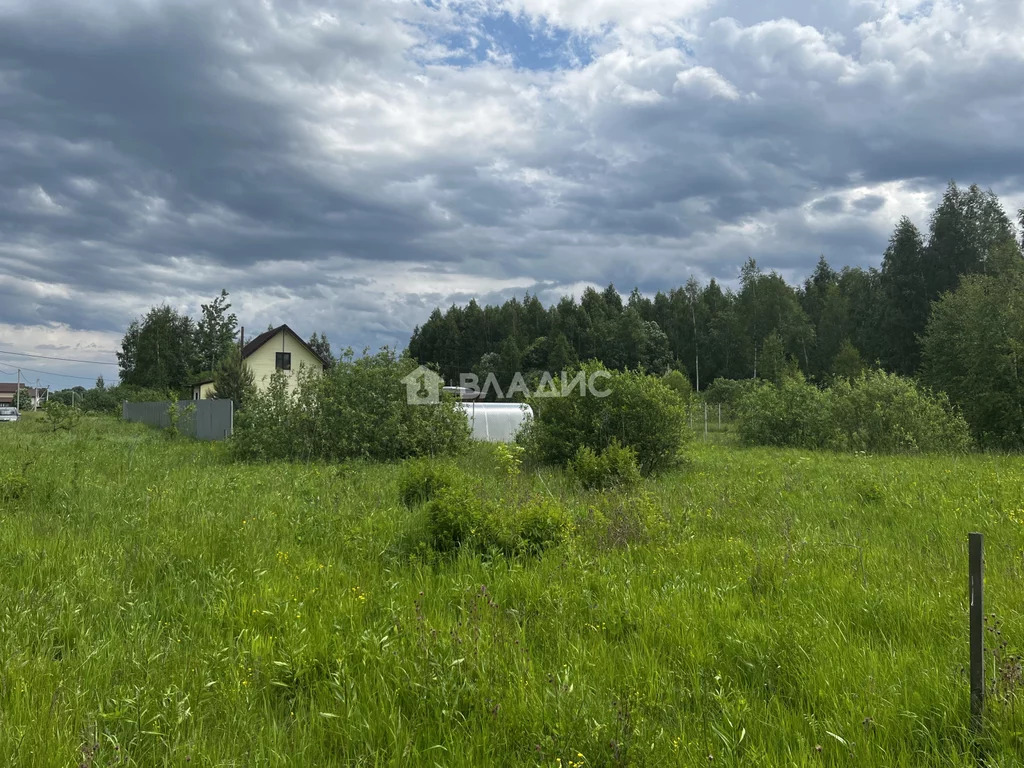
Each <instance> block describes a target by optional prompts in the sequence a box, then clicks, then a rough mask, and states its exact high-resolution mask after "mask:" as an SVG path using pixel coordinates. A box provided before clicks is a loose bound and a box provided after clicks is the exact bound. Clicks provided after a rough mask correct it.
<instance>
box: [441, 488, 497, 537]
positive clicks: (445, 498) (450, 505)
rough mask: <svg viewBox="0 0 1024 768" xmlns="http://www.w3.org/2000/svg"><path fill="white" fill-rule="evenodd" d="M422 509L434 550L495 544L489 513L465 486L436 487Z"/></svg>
mask: <svg viewBox="0 0 1024 768" xmlns="http://www.w3.org/2000/svg"><path fill="white" fill-rule="evenodd" d="M425 509H426V515H427V541H428V544H429V545H430V548H431V549H433V550H434V551H435V552H441V553H448V552H454V551H456V550H458V549H461V548H462V547H464V546H470V545H473V547H474V548H478V549H480V548H488V547H490V546H492V545H494V544H495V543H496V537H495V534H494V530H493V528H492V527H491V525H490V523H491V518H492V515H491V514H489V512H488V511H486V510H485V509H484V504H483V501H482V500H481V499H480V498H479V497H478V496H477V495H476V494H474V493H473V491H472V490H471V489H470V488H469V487H467V486H463V485H459V486H452V487H447V488H441V489H439V490H438V492H437V494H436V495H435V496H434V498H432V499H431V500H430V501H429V502H427V505H426V507H425Z"/></svg>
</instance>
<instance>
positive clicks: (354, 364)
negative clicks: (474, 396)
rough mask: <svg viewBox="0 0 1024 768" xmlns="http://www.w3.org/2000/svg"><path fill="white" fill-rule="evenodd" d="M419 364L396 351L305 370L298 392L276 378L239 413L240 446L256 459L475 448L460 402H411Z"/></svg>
mask: <svg viewBox="0 0 1024 768" xmlns="http://www.w3.org/2000/svg"><path fill="white" fill-rule="evenodd" d="M415 368H416V362H415V361H414V360H412V359H410V358H408V357H396V356H395V355H394V354H393V353H392V352H391V351H390V350H383V351H381V352H380V353H378V354H376V355H365V356H363V357H361V358H359V359H353V357H352V355H351V354H348V355H347V356H346V357H344V358H343V359H342V360H341V361H340V362H339V363H338V365H336V366H335V367H334V368H332V369H331V370H330V371H327V372H325V373H323V374H322V375H321V374H320V373H319V372H313V371H300V373H299V376H298V379H297V384H296V385H295V387H294V389H293V388H291V386H290V385H289V382H288V381H287V380H286V379H285V378H284V377H283V376H281V375H275V376H274V377H273V378H272V380H271V383H270V386H269V387H268V388H267V390H266V391H265V392H260V393H257V394H255V395H252V396H250V397H249V399H248V400H247V402H246V405H245V410H244V411H242V412H241V413H240V414H239V417H238V420H237V423H236V427H235V437H234V440H233V445H234V450H235V453H236V455H237V456H238V457H240V458H243V459H257V460H273V459H286V460H297V459H299V460H310V459H323V460H328V461H340V460H344V459H353V458H362V459H370V460H375V461H393V460H398V459H406V458H410V457H414V456H439V455H450V454H455V453H458V452H460V451H462V450H463V449H465V448H466V447H468V445H469V441H470V431H469V422H468V420H467V419H466V416H465V414H464V413H463V412H462V411H461V410H459V408H458V407H457V403H456V401H455V399H454V398H453V397H452V396H451V395H448V394H447V393H442V395H441V401H440V402H439V403H438V404H436V405H412V404H410V403H408V402H407V400H406V387H405V385H404V384H403V382H402V379H403V378H404V377H405V376H406V375H407V374H409V373H411V372H413V370H415Z"/></svg>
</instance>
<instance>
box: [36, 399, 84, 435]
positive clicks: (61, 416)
mask: <svg viewBox="0 0 1024 768" xmlns="http://www.w3.org/2000/svg"><path fill="white" fill-rule="evenodd" d="M45 417H46V421H47V422H48V423H49V424H50V428H51V429H52V430H53V431H54V432H56V431H57V430H59V429H64V430H71V429H74V428H75V426H76V425H77V424H78V422H79V420H80V419H81V418H82V414H81V412H80V411H78V410H76V409H75V408H72V407H71V406H69V405H64V403H61V402H58V401H54V402H52V403H47V404H46V409H45Z"/></svg>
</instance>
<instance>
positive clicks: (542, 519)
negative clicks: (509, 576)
mask: <svg viewBox="0 0 1024 768" xmlns="http://www.w3.org/2000/svg"><path fill="white" fill-rule="evenodd" d="M511 528H512V530H511V531H510V532H509V533H510V535H508V536H507V538H506V545H505V549H506V550H507V551H511V552H513V553H517V552H525V553H527V554H539V553H540V552H542V551H543V550H545V549H547V548H548V547H553V546H558V545H559V544H561V543H563V542H564V541H565V540H566V539H567V538H568V537H569V535H570V533H571V532H572V528H573V525H572V519H571V518H570V516H569V515H568V514H567V513H566V511H565V510H564V509H563V508H562V506H561V505H560V504H559V503H558V502H557V501H555V500H554V499H551V498H540V499H533V500H530V501H528V502H527V503H526V504H524V505H523V506H522V507H520V508H519V509H518V510H516V512H515V514H514V515H513V517H512V526H511Z"/></svg>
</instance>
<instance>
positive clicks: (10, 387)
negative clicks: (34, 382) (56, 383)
mask: <svg viewBox="0 0 1024 768" xmlns="http://www.w3.org/2000/svg"><path fill="white" fill-rule="evenodd" d="M21 388H22V389H24V390H27V391H29V392H37V391H38V392H45V391H46V387H38V388H37V387H30V386H28V384H26V383H25V382H21ZM17 391H18V382H16V381H0V392H12V393H16V392H17Z"/></svg>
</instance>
